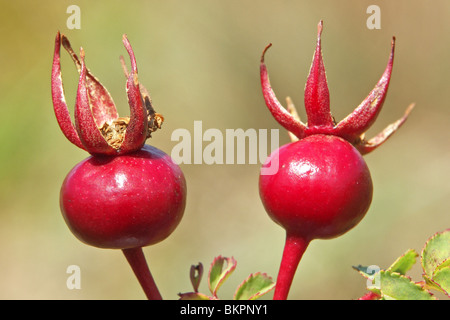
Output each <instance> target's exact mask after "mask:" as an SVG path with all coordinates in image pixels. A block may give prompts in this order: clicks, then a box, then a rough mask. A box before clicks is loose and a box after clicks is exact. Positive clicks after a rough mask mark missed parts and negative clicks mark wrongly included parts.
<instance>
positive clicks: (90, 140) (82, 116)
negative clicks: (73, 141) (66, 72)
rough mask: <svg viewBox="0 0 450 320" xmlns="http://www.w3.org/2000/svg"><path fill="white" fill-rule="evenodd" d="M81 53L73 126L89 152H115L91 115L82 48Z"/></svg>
mask: <svg viewBox="0 0 450 320" xmlns="http://www.w3.org/2000/svg"><path fill="white" fill-rule="evenodd" d="M80 51H81V53H80V55H81V70H80V80H79V82H78V91H77V99H76V104H75V127H76V128H77V131H78V134H79V137H80V140H81V141H82V142H83V145H84V146H85V147H86V150H87V151H88V152H89V153H91V154H110V155H112V154H116V153H117V152H116V150H115V149H114V148H113V147H112V146H110V145H109V144H108V142H107V141H106V140H105V138H104V137H103V135H102V134H101V132H100V130H99V129H98V127H97V125H96V123H95V120H94V117H93V115H92V111H91V106H90V103H89V95H88V90H87V86H86V64H85V62H84V50H83V49H82V48H81V49H80Z"/></svg>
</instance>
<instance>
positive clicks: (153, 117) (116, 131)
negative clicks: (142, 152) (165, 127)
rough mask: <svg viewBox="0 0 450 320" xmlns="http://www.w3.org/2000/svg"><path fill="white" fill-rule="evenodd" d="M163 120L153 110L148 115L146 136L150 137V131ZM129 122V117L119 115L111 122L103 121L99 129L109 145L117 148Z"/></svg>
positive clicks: (159, 125)
mask: <svg viewBox="0 0 450 320" xmlns="http://www.w3.org/2000/svg"><path fill="white" fill-rule="evenodd" d="M152 110H153V109H152ZM163 122H164V117H163V116H162V115H161V114H159V113H156V112H154V110H153V112H152V114H150V115H149V116H148V132H147V138H150V137H151V133H152V132H155V131H156V130H158V129H161V125H162V123H163ZM129 123H130V117H119V118H117V119H114V120H113V121H111V122H105V123H103V126H101V127H100V128H99V130H100V132H101V134H102V135H103V137H104V138H105V140H106V141H107V142H108V144H109V145H110V146H112V147H113V148H115V149H119V148H120V146H121V145H122V143H123V141H124V139H125V133H126V131H127V127H128V124H129Z"/></svg>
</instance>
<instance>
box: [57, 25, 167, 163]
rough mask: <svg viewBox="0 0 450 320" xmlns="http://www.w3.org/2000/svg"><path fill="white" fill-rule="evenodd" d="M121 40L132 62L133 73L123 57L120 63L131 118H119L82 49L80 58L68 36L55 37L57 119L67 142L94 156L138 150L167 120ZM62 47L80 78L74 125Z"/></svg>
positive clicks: (126, 40) (131, 50)
mask: <svg viewBox="0 0 450 320" xmlns="http://www.w3.org/2000/svg"><path fill="white" fill-rule="evenodd" d="M122 41H123V44H124V46H125V49H126V50H127V52H128V55H129V57H130V60H131V72H128V70H127V68H126V66H125V63H124V60H123V58H122V57H121V60H120V61H121V63H122V68H123V70H124V73H125V76H126V77H127V82H126V92H127V98H128V104H129V106H130V116H129V117H119V115H118V113H117V109H116V106H115V104H114V101H113V99H112V97H111V95H110V94H109V92H108V90H107V89H106V88H105V87H104V86H103V85H102V84H101V83H100V81H99V80H98V79H97V78H96V77H95V76H94V75H93V74H92V73H91V72H90V71H89V69H88V68H87V67H86V63H85V53H84V50H83V48H80V57H78V56H77V54H76V53H75V52H74V50H73V49H72V46H71V44H70V42H69V40H68V39H67V37H66V36H64V35H62V34H61V33H60V32H58V33H57V34H56V38H55V50H54V55H53V65H52V76H51V87H52V101H53V108H54V111H55V115H56V119H57V121H58V124H59V126H60V128H61V130H62V132H63V133H64V135H65V136H66V137H67V139H69V141H70V142H72V143H73V144H75V145H76V146H77V147H79V148H81V149H83V150H86V151H88V152H89V153H91V154H103V155H120V154H125V153H129V152H133V151H137V150H139V149H140V148H141V147H142V146H143V145H144V143H145V141H146V140H147V139H148V138H149V137H150V136H151V133H152V132H154V131H156V130H157V129H160V128H161V125H162V123H163V121H164V118H163V116H162V115H161V114H159V113H156V112H155V110H154V108H153V106H152V102H151V99H150V95H149V93H148V91H147V90H146V89H145V87H144V86H143V85H142V84H140V83H139V80H138V71H137V65H136V58H135V56H134V52H133V49H132V48H131V45H130V42H129V41H128V38H127V36H126V35H123V39H122ZM61 44H62V46H63V47H64V49H65V50H66V51H67V52H68V53H69V55H70V57H71V58H72V60H73V62H74V63H75V66H76V68H77V70H78V73H79V75H80V77H79V81H78V90H77V97H76V103H75V114H74V116H75V124H74V123H73V122H72V120H71V117H70V114H69V110H68V107H67V104H66V99H65V95H64V88H63V82H62V77H61V57H60V50H61Z"/></svg>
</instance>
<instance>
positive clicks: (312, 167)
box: [259, 135, 372, 239]
mask: <svg viewBox="0 0 450 320" xmlns="http://www.w3.org/2000/svg"><path fill="white" fill-rule="evenodd" d="M271 157H278V160H279V169H278V171H277V172H276V173H275V174H273V175H261V176H260V181H259V187H260V195H261V199H262V201H263V204H264V207H265V209H266V211H267V213H268V214H269V216H270V217H271V218H272V219H273V220H274V221H275V222H276V223H278V224H279V225H281V226H282V227H283V228H285V229H286V231H287V232H288V233H295V234H302V235H303V236H304V237H306V238H310V239H327V238H333V237H337V236H339V235H341V234H343V233H345V232H347V231H348V230H350V229H351V228H353V227H354V226H355V225H356V224H357V223H358V222H359V221H361V219H362V218H363V217H364V215H365V214H366V212H367V210H368V209H369V206H370V203H371V200H372V180H371V177H370V172H369V168H368V167H367V165H366V163H365V161H364V159H363V158H362V156H361V154H360V153H359V152H358V151H357V150H356V149H355V148H354V147H353V146H352V145H351V144H349V143H348V142H347V141H345V140H343V139H341V138H339V137H336V136H330V135H312V136H309V137H306V138H304V139H302V140H299V141H297V142H294V143H291V144H287V145H285V146H283V147H281V148H279V149H278V150H276V151H275V154H273V155H271ZM271 157H269V159H268V162H270V161H271Z"/></svg>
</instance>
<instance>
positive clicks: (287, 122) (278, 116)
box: [260, 44, 306, 139]
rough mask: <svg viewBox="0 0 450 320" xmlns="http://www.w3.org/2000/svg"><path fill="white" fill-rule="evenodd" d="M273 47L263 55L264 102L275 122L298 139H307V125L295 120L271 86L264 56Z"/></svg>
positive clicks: (261, 72)
mask: <svg viewBox="0 0 450 320" xmlns="http://www.w3.org/2000/svg"><path fill="white" fill-rule="evenodd" d="M271 46H272V44H269V45H268V46H267V47H266V48H265V49H264V51H263V53H262V55H261V65H260V76H261V86H262V91H263V96H264V100H265V102H266V105H267V108H269V111H270V113H271V114H272V115H273V117H274V118H275V120H276V121H277V122H278V123H279V124H280V125H281V126H283V127H284V128H285V129H286V130H287V131H289V132H291V133H292V134H293V135H295V136H296V137H297V138H298V139H302V138H304V137H305V129H306V127H305V125H304V124H303V123H301V122H300V121H299V120H298V119H295V117H294V116H292V114H291V113H290V112H289V111H287V110H286V109H285V108H284V107H283V106H282V105H281V103H280V102H279V101H278V99H277V97H276V96H275V93H274V92H273V89H272V86H271V85H270V80H269V75H268V72H267V67H266V65H265V63H264V55H265V53H266V51H267V50H268V49H269V48H270V47H271Z"/></svg>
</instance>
